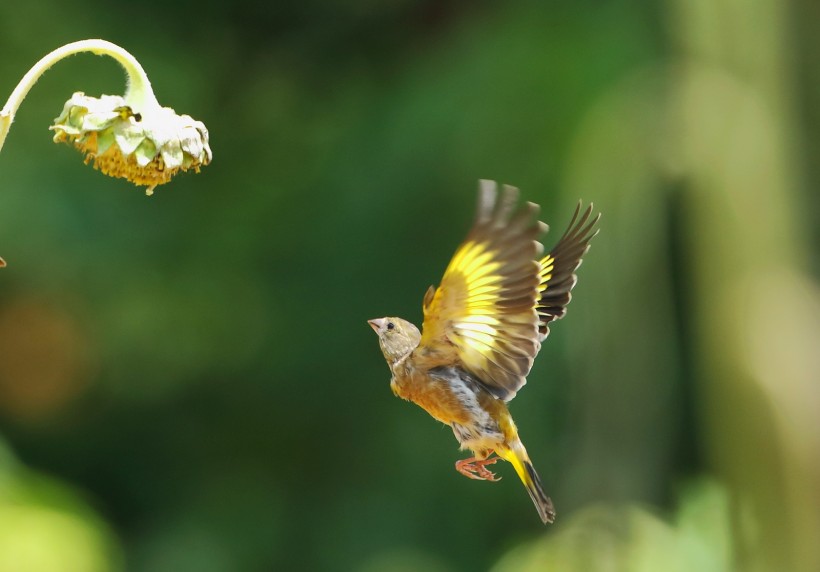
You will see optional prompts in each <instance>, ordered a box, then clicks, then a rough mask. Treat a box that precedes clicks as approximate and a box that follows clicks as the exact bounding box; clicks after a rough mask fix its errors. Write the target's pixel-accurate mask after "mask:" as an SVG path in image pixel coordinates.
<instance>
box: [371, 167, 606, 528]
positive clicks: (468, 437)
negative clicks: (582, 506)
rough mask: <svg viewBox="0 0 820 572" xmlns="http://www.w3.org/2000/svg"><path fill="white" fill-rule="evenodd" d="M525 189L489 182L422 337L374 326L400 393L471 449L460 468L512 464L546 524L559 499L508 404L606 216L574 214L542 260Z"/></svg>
mask: <svg viewBox="0 0 820 572" xmlns="http://www.w3.org/2000/svg"><path fill="white" fill-rule="evenodd" d="M517 203H518V190H517V189H516V188H514V187H510V186H506V185H505V186H504V187H503V189H502V191H501V192H500V193H499V191H498V185H497V184H496V183H494V182H492V181H481V182H480V185H479V196H478V207H477V212H476V217H475V221H474V223H473V227H472V229H471V230H470V232H469V234H468V235H467V238H466V240H465V241H464V242H463V243H462V244H461V246H459V248H458V249H457V250H456V253H455V255H454V256H453V258H452V260H451V261H450V264H449V265H448V267H447V270H446V271H445V272H444V277H443V279H442V280H441V284H440V285H439V287H438V288H435V287H433V286H431V287H430V288H429V289H428V291H427V294H426V295H425V297H424V304H423V310H424V322H423V327H422V331H419V329H418V328H417V327H416V326H414V325H413V324H412V323H410V322H408V321H407V320H403V319H401V318H393V317H386V318H378V319H374V320H369V321H368V322H369V324H370V326H371V327H372V328H373V329H374V330H375V331H376V333H377V334H378V337H379V345H380V347H381V350H382V353H383V354H384V358H385V359H386V360H387V364H388V366H389V367H390V372H391V374H392V378H391V380H390V387H391V389H392V390H393V393H394V394H395V395H396V396H398V397H401V398H403V399H406V400H408V401H412V402H414V403H416V404H418V405H419V406H421V407H422V408H423V409H424V410H425V411H427V412H428V413H429V414H430V415H431V416H433V417H434V418H435V419H437V420H439V421H441V422H442V423H445V424H447V425H449V426H450V427H451V428H452V429H453V433H454V434H455V437H456V439H457V440H458V442H459V445H460V448H461V449H462V450H467V449H469V450H471V451H472V452H473V456H472V457H470V458H468V459H462V460H459V461H457V462H456V464H455V466H456V470H458V472H460V473H461V474H463V475H465V476H467V477H469V478H471V479H479V480H487V481H496V480H498V478H497V477H496V476H495V474H493V473H492V472H491V471H490V470H489V469H487V465H492V464H493V463H495V462H496V461H497V460H498V459H499V458H501V459H504V460H505V461H508V462H509V463H511V464H512V466H513V467H514V469H515V471H516V473H517V474H518V476H519V478H520V479H521V481H522V482H523V483H524V486H525V487H526V489H527V492H528V493H529V495H530V497H531V498H532V501H533V503H534V504H535V507H536V509H537V510H538V515H539V516H540V517H541V520H542V521H543V522H544V523H545V524H546V523H551V522H553V521H554V520H555V509H554V507H553V503H552V500H551V499H550V498H549V497H548V496H547V494H546V493H545V492H544V487H543V485H542V483H541V479H540V477H539V476H538V473H537V472H536V471H535V469H534V468H533V465H532V462H531V461H530V458H529V455H528V454H527V450H526V449H525V448H524V444H523V443H522V442H521V439H520V438H519V436H518V430H517V428H516V426H515V423H514V422H513V419H512V417H511V415H510V412H509V410H508V408H507V402H508V401H510V400H511V399H512V398H513V397H515V395H516V393H517V392H518V390H519V389H521V387H522V386H523V385H524V384H525V383H526V377H527V374H528V373H529V371H530V368H531V367H532V363H533V359H534V358H535V356H536V354H538V351H539V349H540V348H541V342H543V341H544V339H545V338H546V337H547V334H548V333H549V326H550V323H551V322H552V321H553V320H556V319H559V318H562V317H563V316H564V314H565V312H566V306H567V304H569V301H570V297H571V296H570V292H571V290H572V288H573V287H574V286H575V283H576V281H577V278H576V274H575V271H576V269H577V268H578V266H579V265H580V264H581V257H582V256H583V255H584V254H585V253H586V251H587V249H588V248H589V241H590V240H591V239H592V238H593V237H594V236H595V235H596V234H597V232H598V231H597V228H596V226H597V223H598V219H599V218H600V214H598V215H597V216H594V217H593V216H592V212H593V210H592V205H591V204H590V205H589V207H588V208H586V209H585V210H584V211H583V212H581V203H579V204H578V207H577V208H576V209H575V214H574V215H573V217H572V221H571V222H570V224H569V226H568V228H567V230H566V232H565V233H564V235H563V236H562V237H561V239H560V240H559V241H558V244H556V245H555V247H554V248H553V249H552V251H550V253H549V254H547V255H546V256H544V257H542V256H541V255H542V252H543V246H542V245H541V244H540V243H539V242H538V239H539V237H540V236H541V235H542V234H543V233H545V232H546V231H547V228H548V227H547V225H546V224H544V223H542V222H540V221H538V220H537V218H536V217H537V215H538V212H539V207H538V205H535V204H533V203H525V204H524V205H522V206H520V207H518V206H517Z"/></svg>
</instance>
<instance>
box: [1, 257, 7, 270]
mask: <svg viewBox="0 0 820 572" xmlns="http://www.w3.org/2000/svg"><path fill="white" fill-rule="evenodd" d="M5 267H6V261H5V260H3V259H2V258H0V268H5Z"/></svg>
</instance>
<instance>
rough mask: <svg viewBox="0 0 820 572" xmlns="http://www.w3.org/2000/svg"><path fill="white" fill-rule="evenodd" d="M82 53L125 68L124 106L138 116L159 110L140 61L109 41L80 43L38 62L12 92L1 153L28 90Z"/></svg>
mask: <svg viewBox="0 0 820 572" xmlns="http://www.w3.org/2000/svg"><path fill="white" fill-rule="evenodd" d="M80 52H91V53H94V54H97V55H99V56H111V57H112V58H114V59H115V60H117V62H119V64H120V65H121V66H122V67H123V68H125V73H126V74H127V76H128V85H127V88H126V91H125V102H126V103H127V104H128V105H129V106H130V107H131V109H132V110H134V111H135V112H137V113H142V112H144V111H145V109H146V108H151V107H157V108H158V107H159V106H160V105H159V103H158V102H157V98H156V97H155V96H154V92H153V90H152V89H151V82H150V81H149V80H148V76H147V75H145V70H143V69H142V66H141V65H140V63H139V62H138V61H137V59H136V58H135V57H134V56H132V55H131V54H129V53H128V52H127V51H125V50H124V49H123V48H121V47H119V46H118V45H116V44H112V43H111V42H108V41H106V40H81V41H79V42H72V43H70V44H66V45H65V46H62V47H61V48H57V49H56V50H54V51H53V52H51V53H49V54H48V55H46V56H45V57H43V58H42V59H41V60H40V61H38V62H37V63H36V64H34V66H33V67H32V68H31V69H30V70H29V71H28V73H26V75H24V76H23V79H21V80H20V83H18V84H17V87H15V88H14V91H13V92H11V96H9V99H8V101H7V102H6V105H5V106H4V107H3V110H2V111H0V150H2V149H3V142H4V141H5V140H6V135H7V134H8V132H9V129H11V123H12V121H14V115H15V113H17V109H18V108H19V107H20V104H21V103H22V102H23V100H24V99H25V98H26V95H27V94H28V92H29V90H30V89H31V88H32V86H34V84H35V83H37V80H38V79H40V76H41V75H43V73H45V71H46V70H47V69H49V68H50V67H51V66H53V65H54V64H55V63H57V62H58V61H60V60H61V59H63V58H66V57H68V56H70V55H73V54H77V53H80Z"/></svg>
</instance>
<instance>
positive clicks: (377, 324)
mask: <svg viewBox="0 0 820 572" xmlns="http://www.w3.org/2000/svg"><path fill="white" fill-rule="evenodd" d="M367 323H368V324H370V327H371V328H373V331H374V332H376V333H377V334H378V333H379V330H381V329H382V326H384V318H376V319H375V320H368V321H367Z"/></svg>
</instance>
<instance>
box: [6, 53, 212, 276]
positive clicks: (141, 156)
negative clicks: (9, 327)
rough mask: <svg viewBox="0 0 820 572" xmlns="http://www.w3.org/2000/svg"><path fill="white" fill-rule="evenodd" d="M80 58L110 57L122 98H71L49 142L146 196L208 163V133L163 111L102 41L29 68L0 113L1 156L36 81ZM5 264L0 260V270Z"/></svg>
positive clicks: (135, 70)
mask: <svg viewBox="0 0 820 572" xmlns="http://www.w3.org/2000/svg"><path fill="white" fill-rule="evenodd" d="M80 52H92V53H94V54H97V55H106V56H111V57H112V58H114V59H115V60H117V62H119V63H120V65H122V67H123V68H124V69H125V73H126V75H127V77H128V79H127V87H126V90H125V95H123V96H119V95H102V96H101V97H99V98H96V97H91V96H87V95H85V94H84V93H83V92H76V93H75V94H74V95H72V96H71V98H70V99H69V100H68V101H67V102H66V104H65V106H64V107H63V111H62V112H61V113H60V115H59V116H58V117H57V118H56V119H55V120H54V124H53V125H52V126H51V127H50V129H51V130H52V131H54V141H55V142H57V143H60V142H65V143H69V144H71V145H73V146H74V147H75V148H76V149H78V150H79V151H80V152H81V153H83V154H84V155H85V162H86V163H91V164H92V165H93V166H94V168H95V169H98V170H99V171H101V172H103V173H105V174H106V175H109V176H112V177H120V178H124V179H128V180H129V181H131V182H132V183H134V184H136V185H139V186H144V187H145V188H146V189H145V192H146V194H147V195H151V194H153V192H154V189H155V188H156V187H157V186H159V185H162V184H165V183H167V182H168V181H170V180H171V178H172V177H173V176H174V175H176V174H177V173H178V172H180V171H187V170H189V169H193V170H194V171H195V172H199V169H200V167H202V166H203V165H207V164H208V163H210V162H211V157H212V155H211V148H210V147H209V146H208V129H207V128H206V127H205V125H204V124H203V123H202V122H201V121H196V120H195V119H193V118H191V117H190V116H189V115H179V114H177V112H176V111H174V110H173V109H171V108H170V107H162V106H161V105H160V104H159V102H157V98H156V97H155V96H154V92H153V90H152V89H151V82H150V81H149V80H148V76H147V75H146V74H145V70H143V69H142V66H141V65H140V63H139V62H138V61H137V60H136V58H134V56H132V55H131V54H130V53H128V52H127V51H125V50H124V49H123V48H121V47H119V46H117V45H116V44H112V43H111V42H107V41H105V40H82V41H79V42H73V43H70V44H67V45H65V46H63V47H61V48H58V49H56V50H54V51H53V52H51V53H49V54H48V55H46V56H45V57H43V58H42V59H41V60H40V61H38V62H37V63H36V64H35V65H34V67H32V68H31V69H30V70H29V71H28V73H26V75H25V76H23V79H22V80H20V83H19V84H17V87H16V88H15V89H14V91H13V92H12V94H11V96H10V97H9V99H8V101H7V102H6V105H5V106H4V107H3V109H2V111H0V150H2V148H3V143H4V142H5V140H6V135H7V134H8V132H9V129H10V128H11V124H12V122H13V121H14V115H15V113H16V112H17V109H18V108H19V107H20V104H21V103H22V102H23V99H25V97H26V95H27V94H28V92H29V90H30V89H31V88H32V86H33V85H34V84H35V83H36V82H37V80H38V79H39V78H40V76H41V75H42V74H43V73H44V72H45V71H46V70H47V69H49V68H50V67H51V66H52V65H54V64H55V63H57V62H58V61H60V60H61V59H63V58H65V57H68V56H70V55H73V54H76V53H80ZM3 266H5V262H4V261H3V259H2V258H0V268H2V267H3Z"/></svg>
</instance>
